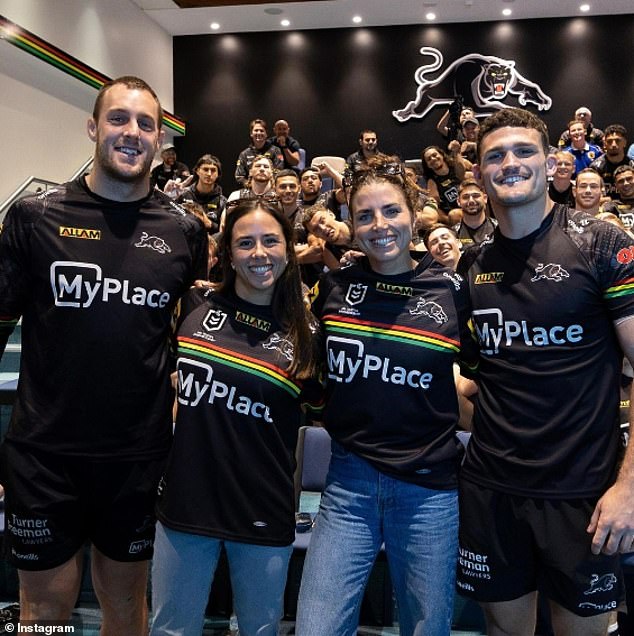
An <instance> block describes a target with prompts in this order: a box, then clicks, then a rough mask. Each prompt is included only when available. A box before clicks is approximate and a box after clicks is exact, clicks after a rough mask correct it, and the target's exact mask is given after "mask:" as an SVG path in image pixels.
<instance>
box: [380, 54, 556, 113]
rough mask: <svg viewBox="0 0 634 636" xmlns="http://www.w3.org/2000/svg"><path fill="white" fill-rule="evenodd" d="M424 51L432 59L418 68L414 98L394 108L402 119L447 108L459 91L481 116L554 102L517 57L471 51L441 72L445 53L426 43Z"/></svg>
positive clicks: (547, 106) (539, 107)
mask: <svg viewBox="0 0 634 636" xmlns="http://www.w3.org/2000/svg"><path fill="white" fill-rule="evenodd" d="M420 53H421V55H425V56H429V57H431V58H432V61H431V62H430V63H429V64H425V65H423V66H419V67H418V68H417V69H416V71H415V72H414V80H415V81H416V84H418V88H417V89H416V95H415V97H414V99H412V100H411V101H410V102H409V103H407V104H406V105H405V106H404V107H403V108H401V109H399V110H395V111H392V115H393V116H394V117H395V118H396V119H397V120H398V121H400V122H405V121H407V120H409V119H412V118H416V119H422V118H423V117H425V116H426V115H427V114H428V113H429V112H430V111H431V110H432V109H433V108H435V107H436V106H444V107H445V108H446V107H447V106H449V104H451V103H452V102H453V101H454V99H455V96H456V95H457V94H460V95H463V97H464V103H465V106H471V107H473V108H474V109H476V110H477V111H478V116H479V117H484V116H488V115H490V114H491V113H492V112H494V111H495V110H500V109H502V108H507V107H509V106H519V107H522V108H523V107H526V106H527V105H529V104H532V105H533V106H535V107H536V108H537V109H538V110H540V111H541V110H548V109H549V108H550V107H551V105H552V99H551V98H550V97H549V96H548V95H546V93H544V91H543V90H542V89H541V88H540V86H539V85H538V84H536V83H535V82H532V81H531V80H529V79H528V78H526V77H524V76H523V75H522V74H521V73H520V72H519V71H518V70H517V69H516V68H515V61H514V60H506V59H504V58H501V57H497V56H495V55H481V54H480V53H469V54H468V55H463V56H462V57H460V58H458V59H457V60H454V61H453V62H452V63H451V64H450V65H449V66H447V68H446V69H445V70H444V71H441V72H438V73H437V71H440V69H441V67H442V65H443V56H442V53H441V52H440V51H439V50H438V49H435V48H433V47H430V46H424V47H423V48H422V49H421V50H420Z"/></svg>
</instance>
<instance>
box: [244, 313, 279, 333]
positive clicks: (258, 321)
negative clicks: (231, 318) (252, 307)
mask: <svg viewBox="0 0 634 636" xmlns="http://www.w3.org/2000/svg"><path fill="white" fill-rule="evenodd" d="M235 318H236V322H241V323H242V324H243V325H249V327H255V328H256V329H260V330H261V331H269V329H270V328H271V323H270V322H269V321H268V320H264V319H262V318H258V317H257V316H251V315H250V314H247V313H245V312H244V311H236V316H235Z"/></svg>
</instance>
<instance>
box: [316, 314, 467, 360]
mask: <svg viewBox="0 0 634 636" xmlns="http://www.w3.org/2000/svg"><path fill="white" fill-rule="evenodd" d="M323 323H324V326H325V327H326V332H327V333H329V332H335V333H343V334H346V335H355V336H366V337H371V338H381V339H383V340H391V341H396V342H402V343H406V344H411V345H415V346H417V347H425V348H426V349H434V350H436V351H443V352H445V353H458V352H459V351H460V342H459V341H458V340H454V339H453V338H447V337H446V336H443V335H441V334H438V333H434V332H433V331H426V330H424V329H416V328H414V327H409V326H406V325H393V324H384V323H380V322H370V321H367V320H356V319H354V318H349V317H347V316H346V317H343V316H339V315H329V316H324V318H323Z"/></svg>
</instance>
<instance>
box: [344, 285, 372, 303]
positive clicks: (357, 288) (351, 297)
mask: <svg viewBox="0 0 634 636" xmlns="http://www.w3.org/2000/svg"><path fill="white" fill-rule="evenodd" d="M367 291H368V286H367V285H362V284H361V283H355V284H354V285H349V286H348V291H347V293H346V302H347V303H348V304H349V305H358V304H360V303H362V302H363V301H364V300H365V295H366V293H367Z"/></svg>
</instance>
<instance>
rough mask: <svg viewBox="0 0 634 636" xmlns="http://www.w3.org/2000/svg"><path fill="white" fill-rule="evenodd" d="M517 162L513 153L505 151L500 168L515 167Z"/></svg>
mask: <svg viewBox="0 0 634 636" xmlns="http://www.w3.org/2000/svg"><path fill="white" fill-rule="evenodd" d="M518 163H519V162H518V160H517V157H516V155H515V153H514V152H513V151H512V150H507V151H506V153H505V154H504V157H502V167H503V168H506V167H513V166H515V165H517V164H518Z"/></svg>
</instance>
